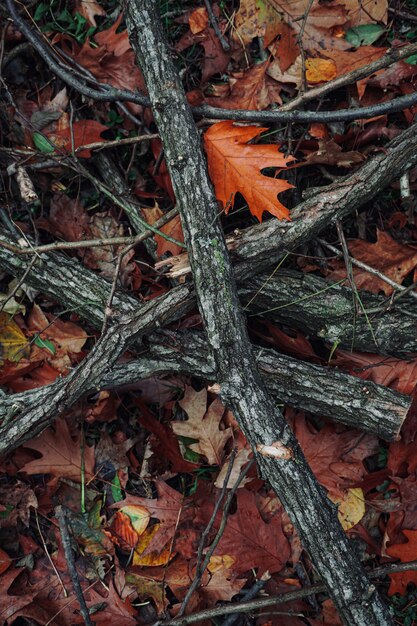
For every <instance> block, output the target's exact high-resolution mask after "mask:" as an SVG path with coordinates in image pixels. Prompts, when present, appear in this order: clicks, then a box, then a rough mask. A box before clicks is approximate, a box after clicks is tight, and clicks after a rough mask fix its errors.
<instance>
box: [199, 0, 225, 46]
mask: <svg viewBox="0 0 417 626" xmlns="http://www.w3.org/2000/svg"><path fill="white" fill-rule="evenodd" d="M204 4H205V5H206V9H207V13H208V16H209V20H210V24H211V27H212V28H213V30H214V32H215V33H216V37H217V38H218V40H219V41H220V45H221V47H222V48H223V50H224V52H230V44H229V42H228V41H227V39H226V37H225V36H224V35H223V33H222V31H221V30H220V28H219V25H218V23H217V18H216V16H215V15H214V13H213V7H212V6H211V2H210V0H204Z"/></svg>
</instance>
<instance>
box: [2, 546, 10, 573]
mask: <svg viewBox="0 0 417 626" xmlns="http://www.w3.org/2000/svg"><path fill="white" fill-rule="evenodd" d="M12 563H13V561H12V559H11V558H10V557H9V555H8V554H7V552H5V550H3V548H0V575H1V574H3V573H4V572H5V571H6V570H8V569H9V567H10V565H11V564H12Z"/></svg>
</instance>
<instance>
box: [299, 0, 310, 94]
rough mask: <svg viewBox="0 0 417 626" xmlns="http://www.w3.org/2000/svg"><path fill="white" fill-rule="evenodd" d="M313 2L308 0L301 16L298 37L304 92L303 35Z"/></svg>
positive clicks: (304, 62)
mask: <svg viewBox="0 0 417 626" xmlns="http://www.w3.org/2000/svg"><path fill="white" fill-rule="evenodd" d="M313 2H314V0H308V4H307V7H306V10H305V11H304V13H303V15H302V17H301V20H302V21H301V26H300V31H299V33H298V37H297V43H298V45H299V47H300V53H301V81H302V85H301V92H302V93H304V92H305V90H306V89H307V83H306V55H305V52H304V47H303V35H304V30H305V27H306V24H307V20H308V16H309V13H310V11H311V7H312V6H313Z"/></svg>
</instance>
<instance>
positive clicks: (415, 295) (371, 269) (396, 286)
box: [318, 239, 417, 300]
mask: <svg viewBox="0 0 417 626" xmlns="http://www.w3.org/2000/svg"><path fill="white" fill-rule="evenodd" d="M318 241H319V242H320V243H321V245H322V246H324V247H325V248H327V249H328V250H330V251H331V252H333V254H335V255H336V256H338V257H342V256H343V254H342V252H340V250H338V249H337V248H335V246H332V245H331V244H330V243H327V241H325V240H324V239H318ZM349 259H350V262H351V263H352V265H356V267H360V268H361V269H363V270H365V271H367V272H369V273H370V274H373V275H374V276H376V277H377V278H380V279H381V280H382V281H384V283H387V285H390V286H391V287H392V288H393V289H395V291H401V292H402V291H406V290H407V289H408V288H407V287H403V286H402V285H400V284H399V283H396V282H395V280H392V279H391V278H389V277H388V276H387V275H386V274H383V273H382V272H380V271H379V270H376V269H375V268H374V267H371V266H370V265H367V263H363V262H362V261H358V260H357V259H355V258H354V257H352V256H349ZM409 294H410V296H411V297H412V298H414V299H416V300H417V293H416V292H415V291H410V292H409Z"/></svg>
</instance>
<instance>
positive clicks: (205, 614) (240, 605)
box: [153, 561, 417, 626]
mask: <svg viewBox="0 0 417 626" xmlns="http://www.w3.org/2000/svg"><path fill="white" fill-rule="evenodd" d="M410 570H417V561H410V562H409V563H394V564H392V565H391V564H390V565H384V566H382V567H378V568H376V569H374V570H373V571H369V572H368V576H369V578H371V579H373V580H374V579H376V578H380V577H381V576H387V575H388V574H397V573H399V572H407V571H410ZM326 592H327V589H326V587H325V585H323V584H322V583H317V584H315V585H311V586H309V587H304V588H303V589H297V590H296V591H289V592H287V593H282V594H280V595H277V596H272V597H270V598H259V599H257V600H252V601H250V602H236V603H235V604H228V605H224V606H219V607H216V608H214V609H205V610H203V611H198V612H197V613H191V614H190V615H184V616H182V617H181V618H180V619H178V618H176V617H175V618H174V619H171V620H160V621H158V622H156V623H154V624H153V626H187V624H194V623H195V622H203V621H204V620H207V619H211V618H214V617H219V616H220V615H230V614H234V613H237V612H240V613H250V612H252V611H256V610H259V609H263V608H265V607H268V606H278V605H279V604H285V603H286V602H291V601H293V600H301V599H302V598H306V597H308V596H311V595H313V594H317V593H326Z"/></svg>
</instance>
